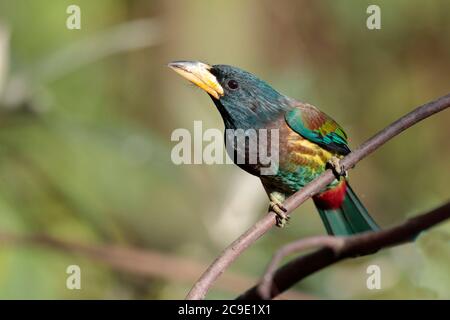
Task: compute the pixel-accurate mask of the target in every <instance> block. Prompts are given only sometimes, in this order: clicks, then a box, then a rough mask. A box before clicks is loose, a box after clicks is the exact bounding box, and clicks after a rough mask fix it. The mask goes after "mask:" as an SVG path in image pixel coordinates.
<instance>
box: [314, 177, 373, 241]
mask: <svg viewBox="0 0 450 320" xmlns="http://www.w3.org/2000/svg"><path fill="white" fill-rule="evenodd" d="M346 185H347V186H346V192H345V196H344V201H343V202H342V204H341V206H340V207H339V208H337V209H323V205H320V203H319V201H316V199H315V201H314V202H315V204H316V207H317V210H319V214H320V217H321V218H322V221H323V223H324V225H325V228H326V229H327V232H328V234H330V235H336V236H349V235H353V234H356V233H361V232H365V231H377V230H380V227H378V225H377V224H376V223H375V221H374V220H373V219H372V217H371V216H370V215H369V213H368V212H367V209H366V208H365V207H364V205H363V204H362V203H361V201H360V200H359V199H358V197H357V196H356V194H355V193H354V192H353V190H352V188H351V187H350V185H349V184H348V182H347V183H346ZM321 207H322V208H321Z"/></svg>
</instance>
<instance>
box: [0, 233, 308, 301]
mask: <svg viewBox="0 0 450 320" xmlns="http://www.w3.org/2000/svg"><path fill="white" fill-rule="evenodd" d="M11 245H32V246H39V247H47V248H50V249H52V250H59V251H60V252H62V253H64V254H78V255H81V256H84V257H87V258H90V259H92V260H94V261H97V262H100V263H103V264H104V265H106V266H107V267H109V268H111V269H113V270H117V271H120V272H125V273H128V274H133V275H136V276H139V277H145V278H159V279H164V280H167V281H170V282H179V283H183V284H189V283H192V281H194V280H195V279H197V278H198V276H199V275H200V274H201V272H202V271H203V270H204V269H205V267H206V265H205V264H203V263H200V262H197V261H195V260H191V259H188V258H184V257H179V256H176V255H173V254H166V253H161V252H159V251H156V250H149V249H145V250H143V249H137V248H127V247H122V246H115V245H93V244H89V245H88V244H82V243H77V242H74V241H67V240H61V239H57V238H54V237H51V236H49V235H45V234H39V235H13V234H9V233H5V232H1V233H0V248H2V247H4V246H11ZM255 280H256V279H253V278H251V277H247V276H244V275H241V274H236V273H229V274H227V275H225V276H224V277H223V278H222V279H221V281H218V283H217V287H218V288H219V289H221V290H223V291H226V292H230V293H234V294H239V293H240V292H242V291H244V290H245V289H246V288H248V287H250V286H251V285H252V284H253V283H255ZM281 298H285V299H314V297H313V296H310V295H306V294H303V293H301V292H297V291H288V292H286V294H285V295H283V296H282V297H281Z"/></svg>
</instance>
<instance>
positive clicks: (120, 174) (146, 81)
mask: <svg viewBox="0 0 450 320" xmlns="http://www.w3.org/2000/svg"><path fill="white" fill-rule="evenodd" d="M70 4H77V5H79V6H80V7H81V12H82V29H81V30H68V29H66V27H65V21H66V18H67V14H66V8H67V6H68V5H70ZM369 4H378V5H379V6H380V7H381V13H382V29H381V30H377V31H370V30H368V29H367V28H366V26H365V23H366V18H367V14H366V8H367V6H368V5H369ZM448 12H450V2H448V1H444V0H441V1H433V2H431V1H428V2H423V1H419V0H414V1H406V0H396V1H358V2H355V1H349V0H340V1H331V0H321V1H294V0H289V1H279V2H277V3H276V4H275V2H272V1H268V0H267V1H266V0H264V1H256V0H254V1H235V0H233V1H201V0H191V1H162V0H161V1H138V0H134V1H125V0H100V1H87V0H77V1H68V0H60V1H50V0H39V1H24V0H19V1H7V0H1V1H0V21H1V24H2V29H3V30H6V29H8V30H9V32H10V47H9V50H8V48H6V47H5V46H3V48H1V49H0V51H1V50H3V51H2V52H3V53H5V52H9V61H6V60H4V61H3V69H5V68H4V67H5V66H7V69H8V71H7V72H5V73H3V74H2V73H1V72H0V97H1V99H0V232H3V233H9V234H11V233H12V234H19V235H20V234H29V233H45V234H50V235H53V236H55V237H58V238H61V239H69V240H73V241H77V242H81V243H88V244H93V245H94V244H119V245H123V246H129V247H139V248H147V249H151V250H157V251H159V252H163V253H170V254H174V255H177V256H179V257H181V258H186V259H193V260H196V261H201V262H203V263H208V262H210V261H211V260H212V259H213V257H214V256H215V255H217V253H218V252H219V251H220V250H221V249H222V248H223V247H224V246H225V245H226V244H228V243H229V242H230V241H231V240H232V239H234V238H235V237H237V236H238V235H239V234H240V233H241V232H243V231H244V230H245V229H246V228H247V227H249V226H250V225H251V224H252V222H254V221H255V220H256V219H257V217H259V216H260V215H262V214H264V212H265V210H266V209H267V199H266V196H265V194H264V191H263V188H262V186H261V185H260V183H259V181H258V179H256V178H253V177H251V176H247V175H246V174H245V173H243V172H241V171H240V170H239V169H238V168H237V167H234V166H231V165H222V166H219V165H216V166H207V165H185V166H176V165H174V164H172V162H171V161H170V151H171V148H172V147H173V145H174V143H173V142H171V141H170V134H171V132H172V131H173V130H174V129H176V128H188V129H192V128H193V121H194V120H203V127H204V128H213V127H214V128H222V127H223V124H222V121H221V119H220V116H219V114H218V112H217V111H216V110H214V107H213V105H212V103H211V102H210V101H209V98H208V97H207V96H206V95H205V94H204V93H203V92H200V90H196V89H193V88H192V86H190V85H187V84H186V83H185V82H184V81H183V80H181V79H180V78H179V77H178V76H176V75H175V74H173V73H172V72H171V71H170V70H169V69H168V68H167V67H166V64H167V62H169V61H171V60H179V59H183V60H201V61H206V62H209V63H227V64H233V65H237V66H240V67H242V68H244V69H247V70H250V71H252V72H253V73H255V74H257V75H259V76H260V77H261V78H263V79H266V80H267V81H268V82H269V83H271V84H272V85H273V86H274V87H276V88H277V89H279V90H280V91H281V92H283V93H285V94H287V95H290V96H292V97H296V98H298V99H299V100H302V101H307V102H309V103H312V104H315V105H317V106H319V107H320V108H321V109H322V110H324V111H325V112H327V113H329V114H331V115H332V116H333V117H334V118H335V119H336V120H337V121H338V122H339V123H340V124H341V125H342V126H343V127H344V128H345V129H346V131H347V133H348V134H349V136H350V143H351V145H352V146H353V147H356V146H357V145H358V144H360V143H361V142H362V141H364V140H365V139H366V138H368V137H369V136H370V135H372V134H374V133H375V132H376V131H377V130H379V129H380V128H382V127H384V126H385V125H387V124H388V123H389V122H391V121H392V120H394V119H396V118H398V117H399V116H401V115H402V114H404V113H406V112H408V111H409V110H410V109H412V107H414V106H418V105H420V104H422V103H424V102H427V101H429V100H432V99H434V98H436V97H438V96H441V95H444V94H446V93H448V90H449V84H450V73H449V72H448V70H450V21H449V19H448ZM136 19H145V20H139V21H141V22H143V23H144V24H143V25H142V26H143V27H142V28H139V27H138V28H134V29H133V28H131V29H127V30H128V31H126V32H125V33H119V35H118V36H117V37H113V36H110V35H111V34H116V33H115V32H116V31H117V29H116V28H117V27H118V26H119V27H120V26H129V25H130V24H131V22H132V21H134V20H136ZM136 30H140V31H136ZM133 41H135V42H136V44H137V45H136V46H135V47H136V48H133V43H134V42H133ZM130 43H131V44H130ZM137 47H140V48H137ZM105 48H106V49H105ZM127 48H128V49H127ZM0 56H1V55H0ZM0 61H1V59H0ZM0 70H2V68H0ZM449 123H450V113H449V111H446V112H443V113H440V114H438V115H437V116H435V117H433V118H431V119H429V120H426V121H425V122H423V123H421V124H419V125H417V126H415V127H413V128H412V129H410V130H408V131H407V132H406V133H404V134H402V135H401V136H400V137H398V138H396V139H394V140H393V141H391V142H389V143H388V144H387V145H386V146H384V147H383V148H382V149H380V150H379V151H377V152H376V153H375V154H374V155H373V156H371V157H370V158H368V159H367V160H365V161H363V162H361V163H360V164H359V165H358V168H357V169H356V170H354V171H352V172H351V181H352V185H353V187H354V189H356V190H357V191H358V193H359V194H360V196H361V197H362V199H363V200H364V202H365V203H366V205H367V207H368V208H369V211H370V212H372V215H373V216H374V217H375V218H376V220H377V221H378V222H379V223H380V224H381V225H382V226H389V225H392V224H395V223H399V222H401V221H403V220H404V219H406V218H407V217H409V216H413V215H414V214H417V213H420V212H421V211H422V210H426V209H429V208H432V207H434V206H437V205H438V204H440V203H442V202H444V201H446V200H448V195H449V186H448V185H449V181H450V172H449V166H448V164H449V162H450V148H449V142H448V139H449V138H450V129H449ZM323 233H324V229H323V227H322V224H321V222H320V220H319V217H318V215H317V214H316V213H315V209H314V208H313V205H312V204H311V203H309V202H308V203H307V204H305V205H304V206H302V207H301V208H299V209H298V210H297V212H296V213H295V215H294V217H293V219H292V223H291V224H290V226H289V227H288V228H286V229H284V230H279V229H277V230H272V231H271V232H270V233H269V234H268V235H267V236H265V237H264V238H263V239H261V240H260V241H259V242H258V243H257V244H256V246H254V247H253V248H251V249H250V250H249V251H248V252H247V253H246V254H244V255H243V256H242V257H241V258H240V259H239V260H238V261H237V263H236V264H235V265H234V266H233V267H232V268H231V270H232V271H233V272H236V273H239V274H242V275H244V276H251V277H257V276H259V275H260V274H261V273H262V272H263V270H264V266H265V264H266V263H267V261H268V259H269V258H270V256H271V254H272V253H273V251H274V250H276V249H277V248H278V247H279V246H281V245H282V244H285V243H287V242H289V241H291V240H294V239H296V238H298V237H304V236H308V235H315V234H323ZM449 245H450V224H449V223H446V224H444V225H442V226H440V227H438V228H435V229H433V230H432V231H430V232H427V233H425V234H423V235H422V236H421V237H420V238H419V240H418V241H417V243H416V244H409V245H405V246H401V247H398V248H394V249H390V250H386V251H383V252H379V253H377V254H375V255H372V256H369V257H364V258H359V259H354V260H350V261H346V262H343V263H340V264H338V265H336V266H333V267H331V268H328V269H327V270H325V271H323V272H320V273H318V274H315V275H313V276H311V277H310V278H308V279H306V280H305V281H303V282H302V283H301V284H299V285H298V286H297V288H296V289H297V290H300V291H302V292H306V293H308V294H310V295H312V296H316V297H321V298H332V299H333V298H370V299H372V298H414V299H415V298H450V275H449V273H448V268H449V267H450V246H449ZM70 264H78V265H80V267H81V269H82V290H67V289H66V287H65V281H66V277H67V275H66V273H65V270H66V267H67V266H68V265H70ZM370 264H378V265H379V266H380V267H381V269H382V290H374V291H369V290H368V289H367V288H366V278H367V274H366V268H367V266H368V265H370ZM179 272H180V273H183V272H184V268H183V265H180V266H179ZM191 284H192V283H191V282H189V281H185V282H180V281H170V280H168V279H164V280H163V279H160V278H158V277H155V278H150V279H148V278H145V279H144V278H142V277H139V276H137V275H132V274H128V273H124V272H118V271H113V270H111V269H110V268H109V267H108V266H107V265H105V264H101V263H98V262H93V261H92V260H90V259H88V258H86V257H82V256H79V255H73V254H68V253H63V252H59V251H54V250H51V249H49V248H40V247H36V246H21V245H10V244H6V243H4V244H3V245H1V246H0V298H6V299H10V298H31V299H34V298H44V299H52V298H65V299H76V298H124V299H128V298H146V299H147V298H156V299H164V298H182V297H183V296H184V294H185V293H186V292H187V290H188V288H189V286H190V285H191ZM234 295H235V293H230V292H227V291H225V290H220V289H215V290H213V291H212V293H211V295H210V297H211V298H231V297H233V296H234Z"/></svg>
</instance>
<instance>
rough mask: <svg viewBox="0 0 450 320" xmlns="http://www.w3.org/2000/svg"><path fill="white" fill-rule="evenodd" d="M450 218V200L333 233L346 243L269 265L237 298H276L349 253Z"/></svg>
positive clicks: (405, 237)
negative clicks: (389, 221) (394, 221)
mask: <svg viewBox="0 0 450 320" xmlns="http://www.w3.org/2000/svg"><path fill="white" fill-rule="evenodd" d="M449 218H450V202H447V203H446V204H444V205H442V206H440V207H439V208H436V209H434V210H433V211H431V212H428V213H425V214H422V215H420V216H417V217H414V218H411V219H409V220H407V221H406V222H405V223H403V224H401V225H399V226H396V227H393V228H389V229H384V230H381V231H377V232H367V233H362V234H359V235H355V236H351V237H346V238H337V237H331V238H335V239H336V240H337V239H339V240H343V241H344V243H343V245H342V246H340V247H338V248H335V247H327V246H326V247H324V248H322V249H319V250H317V251H315V252H313V253H311V254H308V255H306V256H301V257H298V258H296V259H294V260H292V261H290V262H288V263H287V264H285V265H284V266H283V267H281V268H280V269H278V270H277V271H276V272H274V271H272V270H271V269H268V271H269V272H268V273H266V275H265V276H264V278H263V280H262V281H261V283H260V284H259V285H256V286H254V287H253V288H251V289H249V290H248V291H247V292H245V293H244V294H242V295H241V296H239V297H238V299H242V300H243V299H250V300H261V299H271V298H274V297H275V296H277V295H278V294H280V293H281V292H283V291H284V290H286V289H288V288H290V287H291V286H293V285H294V284H296V283H297V282H299V281H300V280H302V279H304V278H305V277H307V276H309V275H310V274H312V273H314V272H316V271H318V270H321V269H323V268H325V267H327V266H329V265H331V264H334V263H336V262H338V261H340V260H343V259H346V258H349V257H355V256H361V255H365V254H371V253H374V252H376V251H378V250H380V249H383V248H386V247H391V246H396V245H399V244H403V243H405V242H409V241H412V240H414V239H415V238H416V237H417V236H418V234H419V233H420V232H422V231H424V230H426V229H429V228H431V227H432V226H434V225H436V224H438V223H441V222H442V221H444V220H446V219H449ZM310 239H311V238H310ZM305 240H308V238H307V239H304V240H300V241H299V242H298V243H297V247H301V246H300V245H299V244H300V243H301V242H302V241H305ZM330 243H331V242H330ZM293 244H295V243H293ZM300 249H303V248H300ZM278 261H279V260H275V258H274V259H273V260H272V262H271V263H270V267H271V268H273V267H274V263H278Z"/></svg>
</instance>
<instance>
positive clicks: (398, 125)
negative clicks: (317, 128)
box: [186, 94, 450, 300]
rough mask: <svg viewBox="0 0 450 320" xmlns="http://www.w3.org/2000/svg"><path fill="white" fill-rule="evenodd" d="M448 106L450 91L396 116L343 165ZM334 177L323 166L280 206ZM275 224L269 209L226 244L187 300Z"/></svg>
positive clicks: (291, 205) (201, 293) (292, 205)
mask: <svg viewBox="0 0 450 320" xmlns="http://www.w3.org/2000/svg"><path fill="white" fill-rule="evenodd" d="M449 106H450V94H447V95H445V96H443V97H441V98H439V99H437V100H435V101H432V102H429V103H426V104H424V105H422V106H420V107H418V108H416V109H414V110H413V111H411V112H410V113H408V114H406V115H405V116H403V117H401V118H400V119H399V120H397V121H395V122H393V123H392V124H390V125H389V126H388V127H386V128H385V129H383V130H381V131H380V132H379V133H377V134H376V135H374V136H373V137H372V138H370V139H369V140H367V141H366V142H365V143H363V144H362V145H361V146H360V147H359V148H358V149H356V150H355V151H353V152H351V153H350V154H348V155H347V156H346V157H345V158H344V159H342V160H341V164H342V166H343V168H344V169H346V170H348V169H351V168H352V167H353V166H354V165H355V164H356V163H357V162H359V161H360V160H362V159H363V158H365V157H367V156H368V155H369V154H371V153H372V152H373V151H375V150H376V149H378V148H379V147H380V146H381V145H383V144H384V143H386V142H387V141H389V140H390V139H392V138H393V137H395V136H396V135H398V134H399V133H401V132H402V131H404V130H406V129H407V128H409V127H411V126H413V125H414V124H416V123H417V122H419V121H421V120H423V119H425V118H427V117H429V116H431V115H433V114H435V113H437V112H439V111H442V110H444V109H446V108H448V107H449ZM334 179H335V177H334V175H333V173H332V171H331V170H329V169H328V170H326V171H325V172H324V173H322V174H321V175H320V176H319V177H318V178H316V179H315V180H314V181H312V182H311V183H309V184H307V185H306V186H305V187H304V188H302V189H301V190H300V191H298V192H296V193H295V194H294V195H292V196H291V197H289V198H288V199H286V201H285V202H284V203H283V206H284V207H285V208H286V209H287V213H288V214H289V213H291V212H292V211H293V210H294V209H296V208H297V207H298V206H300V205H301V204H302V203H303V202H305V201H306V200H307V199H309V198H310V197H312V196H313V195H315V194H316V193H317V192H319V191H320V190H322V189H323V188H325V187H326V186H327V185H328V184H329V183H331V182H332V181H333V180H334ZM274 225H275V213H274V212H272V211H271V212H269V214H267V215H266V216H265V217H264V218H262V219H260V220H259V221H258V222H257V223H256V224H255V225H254V226H252V227H251V228H250V229H248V230H247V231H246V232H245V233H244V234H242V235H241V236H240V237H239V238H238V239H237V240H235V241H234V242H233V243H232V244H231V245H230V246H228V247H227V248H226V249H225V250H224V251H223V252H222V253H221V254H220V256H219V257H217V258H216V260H215V261H214V262H213V263H212V264H211V265H210V266H209V267H208V269H207V270H206V271H205V272H204V273H203V275H202V276H201V277H200V279H199V280H198V281H197V282H196V283H195V284H194V286H193V287H192V289H191V291H190V292H189V293H188V295H187V296H186V299H189V300H198V299H204V297H205V295H206V293H207V292H208V290H209V288H210V287H211V286H212V285H213V283H214V282H215V280H216V279H217V278H218V277H219V276H220V275H221V274H222V273H223V272H224V271H225V269H226V268H227V267H228V266H229V265H230V264H231V263H232V262H233V261H234V260H236V259H237V258H238V257H239V256H240V255H241V254H242V252H243V251H245V249H247V248H248V247H249V246H250V245H252V244H253V243H254V242H255V241H256V240H257V239H259V238H260V237H261V236H262V235H263V234H265V233H266V232H267V231H268V230H270V229H271V228H272V227H273V226H274ZM324 250H325V253H322V255H318V256H317V258H323V256H324V255H325V256H326V255H330V254H332V253H331V251H330V250H328V249H324Z"/></svg>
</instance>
